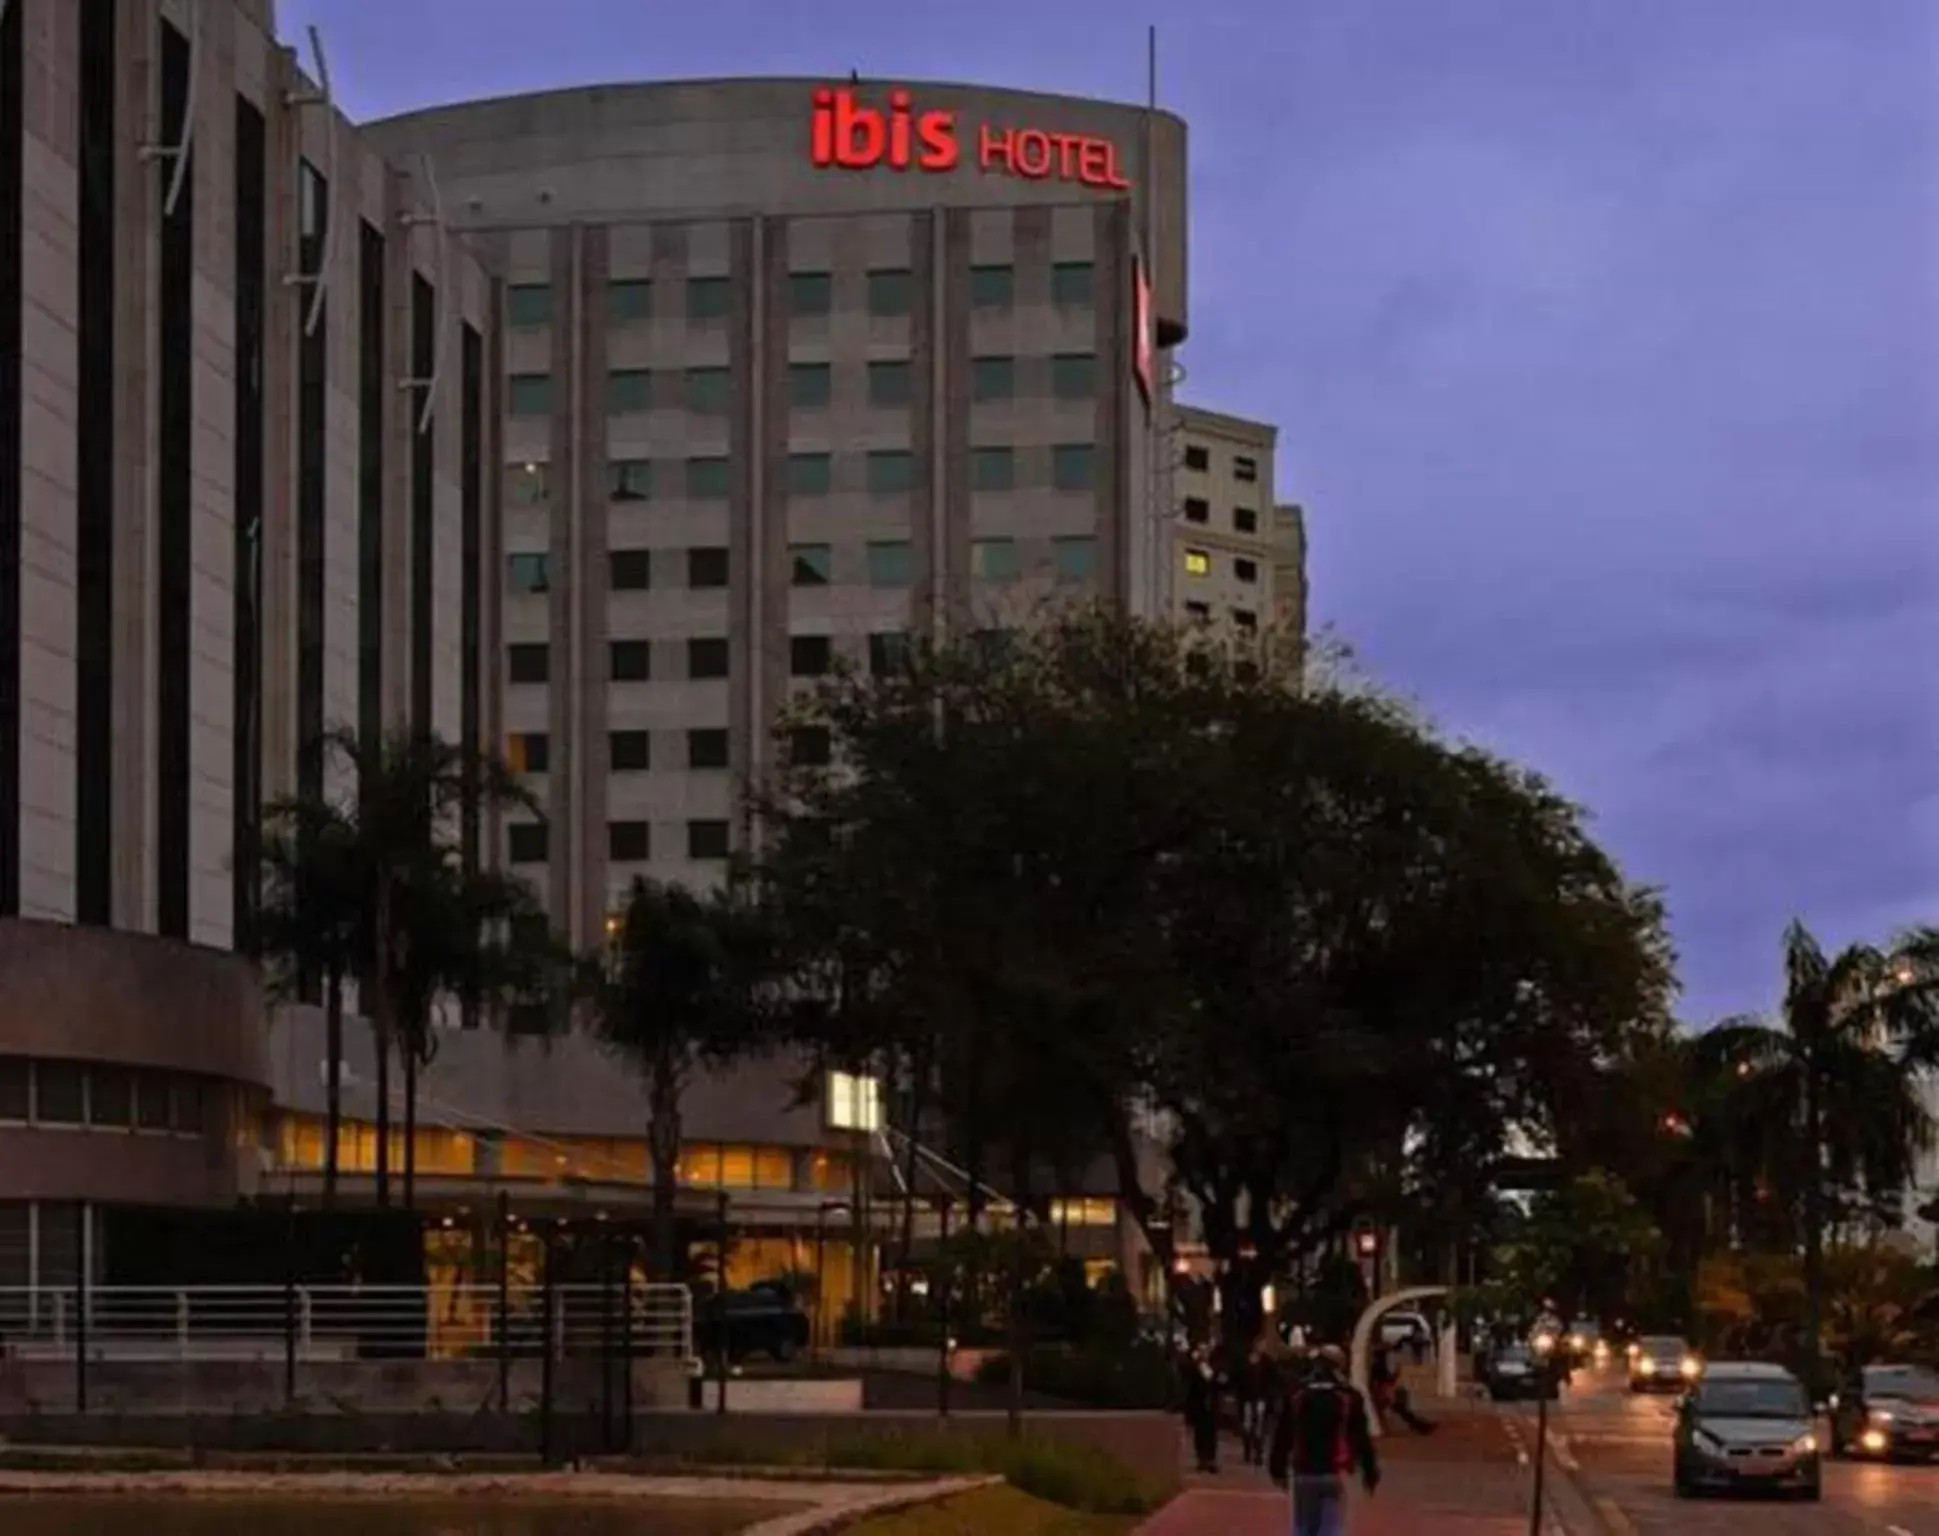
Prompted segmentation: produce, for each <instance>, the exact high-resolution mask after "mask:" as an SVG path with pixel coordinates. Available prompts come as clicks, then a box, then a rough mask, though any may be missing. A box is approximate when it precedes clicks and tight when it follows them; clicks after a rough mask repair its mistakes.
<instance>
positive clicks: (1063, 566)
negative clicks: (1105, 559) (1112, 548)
mask: <svg viewBox="0 0 1939 1536" xmlns="http://www.w3.org/2000/svg"><path fill="white" fill-rule="evenodd" d="M1050 556H1051V560H1052V563H1053V564H1054V566H1055V568H1056V571H1057V579H1058V580H1059V581H1060V582H1081V581H1089V580H1090V579H1091V577H1092V576H1094V575H1095V574H1096V573H1097V540H1096V539H1094V538H1092V537H1091V536H1090V535H1089V534H1072V535H1070V536H1069V537H1066V538H1057V539H1052V540H1051V541H1050Z"/></svg>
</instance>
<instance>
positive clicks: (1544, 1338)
mask: <svg viewBox="0 0 1939 1536" xmlns="http://www.w3.org/2000/svg"><path fill="white" fill-rule="evenodd" d="M1528 1342H1529V1343H1530V1344H1532V1345H1534V1346H1535V1353H1536V1354H1538V1355H1545V1354H1547V1353H1548V1352H1549V1351H1550V1350H1551V1349H1553V1348H1555V1335H1554V1334H1552V1333H1538V1334H1536V1335H1535V1337H1534V1338H1532V1339H1530V1340H1529V1341H1528Z"/></svg>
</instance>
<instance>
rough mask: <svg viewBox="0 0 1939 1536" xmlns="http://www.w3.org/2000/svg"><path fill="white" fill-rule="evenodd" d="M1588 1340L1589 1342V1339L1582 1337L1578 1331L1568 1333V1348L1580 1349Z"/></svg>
mask: <svg viewBox="0 0 1939 1536" xmlns="http://www.w3.org/2000/svg"><path fill="white" fill-rule="evenodd" d="M1588 1342H1589V1341H1588V1340H1587V1339H1585V1338H1584V1337H1583V1336H1582V1335H1581V1334H1579V1333H1572V1334H1570V1335H1569V1348H1570V1349H1581V1348H1582V1347H1583V1346H1584V1345H1585V1344H1587V1343H1588Z"/></svg>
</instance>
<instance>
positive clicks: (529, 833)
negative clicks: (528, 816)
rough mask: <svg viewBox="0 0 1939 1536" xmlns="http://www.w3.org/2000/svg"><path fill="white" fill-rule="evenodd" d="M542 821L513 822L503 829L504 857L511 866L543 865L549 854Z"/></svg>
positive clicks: (547, 840) (544, 826)
mask: <svg viewBox="0 0 1939 1536" xmlns="http://www.w3.org/2000/svg"><path fill="white" fill-rule="evenodd" d="M546 830H547V829H546V825H545V823H544V822H542V821H515V822H513V823H512V824H511V825H510V826H508V827H507V828H506V829H505V857H506V859H507V861H508V862H510V863H513V864H543V863H544V862H545V861H546V857H547V854H548V852H549V847H548V844H549V841H550V840H549V839H548V838H547V837H546Z"/></svg>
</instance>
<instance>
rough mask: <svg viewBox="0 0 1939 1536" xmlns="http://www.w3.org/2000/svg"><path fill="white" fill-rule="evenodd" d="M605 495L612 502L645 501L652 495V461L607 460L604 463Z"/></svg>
mask: <svg viewBox="0 0 1939 1536" xmlns="http://www.w3.org/2000/svg"><path fill="white" fill-rule="evenodd" d="M606 494H607V496H609V497H610V498H611V499H612V500H614V501H645V500H646V499H647V498H648V497H650V496H651V495H652V494H653V463H652V461H651V460H650V459H609V460H608V461H607V463H606Z"/></svg>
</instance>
